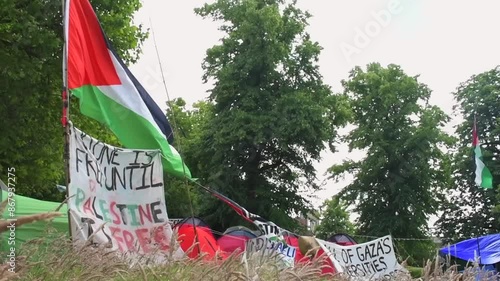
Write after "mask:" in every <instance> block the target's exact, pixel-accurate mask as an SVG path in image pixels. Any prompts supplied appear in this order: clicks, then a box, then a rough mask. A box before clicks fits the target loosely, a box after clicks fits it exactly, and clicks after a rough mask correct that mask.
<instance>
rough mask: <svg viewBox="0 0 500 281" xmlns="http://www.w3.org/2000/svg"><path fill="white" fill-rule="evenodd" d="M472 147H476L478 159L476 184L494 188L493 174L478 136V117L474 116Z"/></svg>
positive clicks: (475, 152) (475, 151) (476, 158)
mask: <svg viewBox="0 0 500 281" xmlns="http://www.w3.org/2000/svg"><path fill="white" fill-rule="evenodd" d="M472 147H474V154H475V160H476V185H477V186H479V187H483V188H493V176H492V175H491V173H490V171H489V170H488V168H486V166H485V165H484V163H483V154H482V153H481V145H480V143H479V137H478V136H477V127H476V117H474V127H473V129H472Z"/></svg>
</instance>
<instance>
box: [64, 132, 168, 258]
mask: <svg viewBox="0 0 500 281" xmlns="http://www.w3.org/2000/svg"><path fill="white" fill-rule="evenodd" d="M70 179H71V182H70V184H69V187H68V196H69V197H70V199H69V201H68V206H69V209H70V217H71V226H72V229H71V230H72V236H73V239H74V240H75V241H87V240H88V239H89V238H92V239H91V240H92V241H89V242H92V243H93V244H101V245H102V244H106V245H108V247H110V248H111V250H119V251H120V252H122V253H132V254H133V255H134V254H135V256H137V254H148V253H153V252H156V253H161V252H162V251H163V252H164V251H167V250H168V249H169V248H170V245H169V243H170V241H171V236H172V228H171V225H170V224H169V223H168V215H167V208H166V203H165V196H164V189H163V186H164V184H163V167H162V162H161V154H160V152H159V150H131V149H122V148H117V147H113V146H110V145H107V144H105V143H102V142H100V141H98V140H96V139H94V138H92V137H90V136H88V135H87V134H85V133H84V132H82V131H80V130H78V129H77V128H74V127H72V128H71V136H70Z"/></svg>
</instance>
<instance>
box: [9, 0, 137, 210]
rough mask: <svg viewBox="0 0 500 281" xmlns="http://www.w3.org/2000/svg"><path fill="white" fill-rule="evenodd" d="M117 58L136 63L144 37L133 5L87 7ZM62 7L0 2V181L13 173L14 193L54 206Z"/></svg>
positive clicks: (108, 0) (58, 172)
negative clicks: (11, 170)
mask: <svg viewBox="0 0 500 281" xmlns="http://www.w3.org/2000/svg"><path fill="white" fill-rule="evenodd" d="M92 4H93V6H94V7H95V9H96V11H97V14H98V15H99V17H100V20H101V23H102V25H103V28H104V30H105V31H106V32H107V34H108V36H110V37H111V40H112V42H113V43H114V44H115V47H116V49H117V51H118V52H119V53H120V54H121V55H122V56H123V57H124V58H125V59H126V60H127V61H128V62H133V61H135V60H136V59H137V58H138V55H139V50H140V46H141V44H142V42H143V40H144V39H145V36H146V33H145V32H144V31H143V30H142V28H141V27H140V26H134V25H133V23H132V15H133V13H134V12H135V11H136V10H137V9H139V7H140V1H139V0H131V1H127V2H126V3H125V2H120V3H118V2H116V1H112V0H94V1H92ZM61 11H62V7H61V1H56V0H48V1H47V0H17V1H8V0H0V18H2V21H1V22H0V61H1V62H2V63H1V64H0V83H1V84H2V87H1V89H0V97H1V99H2V104H1V105H0V120H1V121H0V131H1V132H2V137H1V138H0V177H1V178H2V179H6V177H7V169H8V167H14V168H15V169H16V172H15V175H16V179H17V184H16V192H18V193H20V194H23V195H28V196H33V197H36V198H40V199H52V200H57V199H60V198H61V196H62V194H58V193H57V191H56V189H55V184H56V183H63V182H64V180H63V178H64V174H63V173H64V172H63V171H64V169H63V161H62V160H63V159H62V154H63V152H62V148H63V142H64V139H63V134H62V132H63V130H62V127H61V125H60V124H61V123H60V118H61V107H62V104H61V97H60V91H61V85H62V68H61V64H62V44H63V37H62V34H63V29H62V24H61V22H62V16H61V15H62V13H61ZM76 108H77V107H76V103H75V102H73V104H72V109H71V111H70V114H71V116H70V117H71V118H72V120H73V122H74V123H75V125H77V126H79V127H80V128H81V129H83V130H85V131H86V132H88V133H89V134H91V135H93V136H95V137H99V138H101V139H106V140H110V141H113V137H111V136H110V134H109V132H108V131H107V130H106V129H104V128H103V127H102V126H100V125H99V124H97V123H96V122H94V121H92V120H88V119H85V118H83V117H82V116H81V115H80V114H78V112H77V111H78V110H77V109H76Z"/></svg>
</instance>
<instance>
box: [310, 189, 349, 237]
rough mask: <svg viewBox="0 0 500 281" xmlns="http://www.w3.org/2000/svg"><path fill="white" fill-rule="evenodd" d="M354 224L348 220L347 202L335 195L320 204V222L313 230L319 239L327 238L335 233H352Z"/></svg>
mask: <svg viewBox="0 0 500 281" xmlns="http://www.w3.org/2000/svg"><path fill="white" fill-rule="evenodd" d="M354 232H355V228H354V224H353V223H352V222H351V221H350V220H349V211H347V204H346V203H345V202H343V201H341V200H340V198H338V197H337V196H334V197H332V198H331V199H328V200H325V202H323V205H322V206H321V223H320V224H319V225H318V227H317V228H316V230H315V234H316V236H317V237H318V238H320V239H324V240H326V239H328V238H330V236H331V235H333V234H335V233H347V234H353V233H354Z"/></svg>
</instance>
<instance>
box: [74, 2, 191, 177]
mask: <svg viewBox="0 0 500 281" xmlns="http://www.w3.org/2000/svg"><path fill="white" fill-rule="evenodd" d="M64 32H65V38H66V49H65V51H66V54H67V62H66V66H67V86H68V89H69V90H70V91H71V93H72V94H73V95H74V96H76V97H77V98H78V99H79V101H80V110H81V112H82V113H83V114H85V115H87V116H89V117H91V118H94V119H96V120H98V121H100V122H102V123H104V124H105V125H107V126H108V127H109V128H110V129H111V131H112V132H113V133H114V134H115V135H116V136H117V137H118V139H119V140H120V142H121V143H122V144H123V145H124V146H125V147H127V148H137V149H160V150H161V151H162V155H163V166H164V169H165V171H166V172H167V173H170V174H172V175H174V176H178V177H184V176H186V177H188V178H191V173H190V171H189V169H188V168H187V167H186V166H185V165H184V163H183V161H182V159H181V156H180V155H179V153H178V152H177V151H176V150H175V148H174V147H173V146H171V143H172V142H173V134H172V128H171V127H170V124H169V123H168V121H167V118H166V117H165V114H163V112H162V110H161V109H160V108H159V107H158V105H157V104H156V103H155V102H154V100H153V99H152V98H151V96H149V94H148V93H147V92H146V90H145V89H144V88H143V87H142V85H141V84H140V83H139V82H138V81H137V79H136V78H135V77H134V75H132V73H131V72H130V71H129V69H128V68H127V66H126V65H125V64H124V63H123V61H122V60H121V59H120V57H118V55H117V54H116V52H115V51H114V50H113V48H112V46H111V44H110V42H109V40H108V38H107V37H106V35H105V33H104V31H103V30H102V29H101V26H100V23H99V21H98V19H97V16H96V14H95V13H94V10H93V9H92V6H91V5H90V3H89V2H88V0H66V6H65V24H64Z"/></svg>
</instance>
